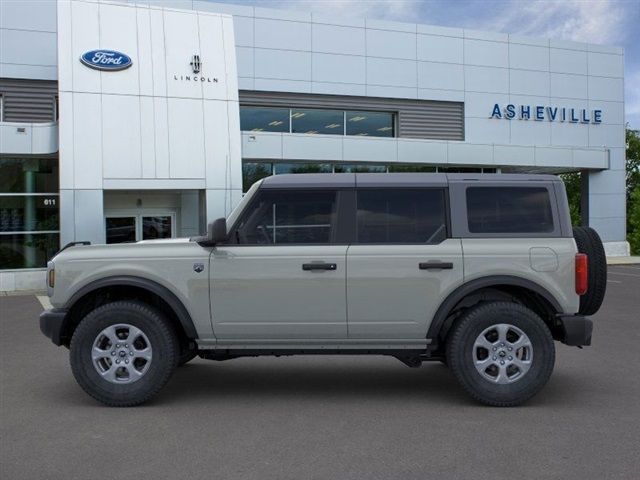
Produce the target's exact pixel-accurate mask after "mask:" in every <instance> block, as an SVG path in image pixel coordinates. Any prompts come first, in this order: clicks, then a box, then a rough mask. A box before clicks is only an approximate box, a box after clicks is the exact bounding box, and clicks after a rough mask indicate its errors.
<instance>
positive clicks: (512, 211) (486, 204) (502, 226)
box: [467, 187, 554, 233]
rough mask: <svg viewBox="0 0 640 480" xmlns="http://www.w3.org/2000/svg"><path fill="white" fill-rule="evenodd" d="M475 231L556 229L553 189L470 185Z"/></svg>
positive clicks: (472, 229)
mask: <svg viewBox="0 0 640 480" xmlns="http://www.w3.org/2000/svg"><path fill="white" fill-rule="evenodd" d="M467 220H468V222H469V232H471V233H548V232H552V231H553V230H554V226H553V215H552V213H551V201H550V199H549V191H548V190H547V189H546V188H544V187H469V188H467Z"/></svg>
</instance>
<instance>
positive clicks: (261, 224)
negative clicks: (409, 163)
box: [40, 173, 606, 406]
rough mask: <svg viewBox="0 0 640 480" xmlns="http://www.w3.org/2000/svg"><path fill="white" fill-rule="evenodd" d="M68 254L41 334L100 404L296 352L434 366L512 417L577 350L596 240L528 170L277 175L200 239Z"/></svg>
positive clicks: (60, 260)
mask: <svg viewBox="0 0 640 480" xmlns="http://www.w3.org/2000/svg"><path fill="white" fill-rule="evenodd" d="M81 243H82V245H77V244H71V245H68V246H67V247H65V248H64V249H63V250H62V251H60V252H59V253H58V254H57V255H56V256H55V257H54V258H53V259H52V260H51V261H50V262H49V266H48V277H47V278H48V280H47V281H48V290H49V296H50V297H51V303H52V305H53V306H54V307H55V308H53V309H52V310H48V311H45V312H43V313H42V315H41V316H40V328H41V330H42V332H43V333H44V334H45V335H46V336H47V337H49V338H50V339H51V340H52V341H53V343H54V344H56V345H64V346H66V347H67V348H69V349H70V359H71V368H72V371H73V374H74V376H75V378H76V380H77V381H78V383H79V384H80V386H81V387H82V388H83V389H84V390H85V391H86V392H87V393H88V394H89V395H91V396H92V397H94V398H96V399H97V400H99V401H101V402H103V403H105V404H107V405H111V406H132V405H136V404H140V403H142V402H145V401H146V400H148V399H150V398H151V397H152V396H154V395H155V394H157V393H158V392H159V391H160V389H161V388H162V387H163V386H164V385H165V384H166V383H167V381H168V380H169V378H170V377H171V374H172V373H173V371H174V369H175V368H176V367H178V366H180V365H182V364H184V363H186V362H188V361H189V360H191V359H192V358H194V357H195V356H199V357H201V358H205V359H210V360H229V359H234V358H239V357H245V356H261V355H277V356H280V355H297V354H313V355H316V354H323V355H325V354H338V355H344V354H355V355H362V354H376V355H388V356H393V357H396V358H397V359H399V360H400V361H402V362H403V363H405V364H406V365H408V366H410V367H418V366H420V365H421V363H422V362H423V361H440V362H443V363H445V364H446V365H447V366H448V368H449V369H450V370H451V372H452V373H453V375H454V376H455V377H456V378H457V379H458V381H459V382H460V384H461V385H462V387H463V388H464V389H465V390H466V391H467V392H468V393H469V394H470V395H471V396H472V397H473V398H475V399H476V400H478V401H480V402H482V403H484V404H487V405H494V406H512V405H517V404H520V403H522V402H524V401H526V400H527V399H529V398H531V397H532V396H533V395H535V394H536V393H537V392H538V391H539V390H540V389H541V388H542V387H543V386H544V385H545V383H546V382H547V380H548V379H549V376H550V375H551V372H552V370H553V366H554V360H555V347H554V340H557V341H559V342H562V343H565V344H567V345H574V346H583V345H589V344H590V342H591V331H592V322H591V320H590V319H589V318H588V316H589V315H592V314H594V313H595V312H596V311H597V310H598V309H599V307H600V305H601V303H602V300H603V298H604V293H605V287H606V262H605V257H604V251H603V247H602V243H601V241H600V238H599V237H598V235H597V233H596V232H595V231H593V230H592V229H589V228H585V227H583V228H572V226H571V223H570V219H569V209H568V205H567V198H566V193H565V190H564V185H563V183H562V182H561V181H560V180H559V179H558V178H557V177H554V176H543V175H506V174H504V175H465V174H359V173H357V174H335V175H329V174H315V175H314V174H309V175H307V174H304V175H303V174H301V175H279V176H274V177H269V178H266V179H264V180H261V181H259V182H258V183H256V184H255V185H253V186H252V188H251V189H250V190H249V192H248V193H247V194H246V195H245V197H244V198H243V199H242V201H241V203H240V205H239V206H238V208H236V209H235V210H234V212H233V213H232V214H231V215H230V216H229V217H228V218H226V219H225V218H221V219H218V220H216V221H215V222H213V223H212V224H210V225H209V228H208V233H207V235H205V236H202V237H197V238H192V239H172V240H151V241H142V242H137V243H131V244H120V245H86V242H81Z"/></svg>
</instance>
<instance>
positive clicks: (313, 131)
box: [304, 130, 318, 133]
mask: <svg viewBox="0 0 640 480" xmlns="http://www.w3.org/2000/svg"><path fill="white" fill-rule="evenodd" d="M304 133H318V131H317V130H309V131H308V132H304Z"/></svg>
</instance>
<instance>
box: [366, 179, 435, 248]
mask: <svg viewBox="0 0 640 480" xmlns="http://www.w3.org/2000/svg"><path fill="white" fill-rule="evenodd" d="M444 198H445V197H444V190H443V189H435V188H434V189H426V188H425V189H392V188H385V189H363V190H360V191H358V195H357V202H358V203H357V204H358V214H357V215H358V216H357V224H358V243H424V244H436V243H440V242H441V241H443V240H444V239H445V238H446V237H447V228H446V213H445V200H444Z"/></svg>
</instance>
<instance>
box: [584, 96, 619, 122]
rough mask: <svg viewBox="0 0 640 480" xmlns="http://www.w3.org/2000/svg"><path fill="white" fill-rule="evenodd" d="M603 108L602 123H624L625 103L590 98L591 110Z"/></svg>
mask: <svg viewBox="0 0 640 480" xmlns="http://www.w3.org/2000/svg"><path fill="white" fill-rule="evenodd" d="M596 109H600V110H602V123H605V124H611V125H624V124H625V121H624V103H623V102H605V101H604V100H590V101H589V110H591V111H593V110H596Z"/></svg>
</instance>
